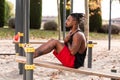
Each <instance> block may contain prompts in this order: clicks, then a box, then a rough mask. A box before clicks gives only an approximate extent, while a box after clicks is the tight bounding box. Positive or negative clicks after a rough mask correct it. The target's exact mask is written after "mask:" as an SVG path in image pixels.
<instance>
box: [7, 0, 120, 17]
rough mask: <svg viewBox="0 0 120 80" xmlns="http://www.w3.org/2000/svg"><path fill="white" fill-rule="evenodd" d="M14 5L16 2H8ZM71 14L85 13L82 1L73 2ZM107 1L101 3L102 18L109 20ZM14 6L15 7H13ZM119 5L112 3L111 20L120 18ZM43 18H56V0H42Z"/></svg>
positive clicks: (75, 0)
mask: <svg viewBox="0 0 120 80" xmlns="http://www.w3.org/2000/svg"><path fill="white" fill-rule="evenodd" d="M8 1H11V2H12V3H13V4H15V1H16V0H8ZM73 1H74V4H73V5H74V6H73V12H83V13H84V12H85V10H84V0H73ZM109 1H110V0H103V1H102V4H101V6H102V18H103V19H109ZM14 6H15V5H14ZM119 10H120V3H119V2H118V0H117V1H113V2H112V18H117V17H120V11H119ZM42 15H43V16H57V15H58V13H57V0H43V13H42Z"/></svg>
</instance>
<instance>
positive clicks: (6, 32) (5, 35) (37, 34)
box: [0, 28, 120, 40]
mask: <svg viewBox="0 0 120 80" xmlns="http://www.w3.org/2000/svg"><path fill="white" fill-rule="evenodd" d="M29 33H30V39H50V38H56V39H58V37H59V31H46V30H36V29H31V30H30V31H29ZM14 35H15V30H14V29H10V28H0V39H1V40H3V39H13V36H14ZM61 36H62V34H61ZM89 39H90V40H107V39H108V34H103V33H95V32H90V33H89ZM111 39H120V34H119V35H117V34H114V35H113V34H112V35H111Z"/></svg>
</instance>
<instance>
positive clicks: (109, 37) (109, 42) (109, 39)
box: [108, 0, 112, 50]
mask: <svg viewBox="0 0 120 80" xmlns="http://www.w3.org/2000/svg"><path fill="white" fill-rule="evenodd" d="M111 4H112V0H110V12H109V13H110V14H109V30H108V31H109V34H108V50H110V48H111Z"/></svg>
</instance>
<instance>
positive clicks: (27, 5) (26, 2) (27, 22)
mask: <svg viewBox="0 0 120 80" xmlns="http://www.w3.org/2000/svg"><path fill="white" fill-rule="evenodd" d="M23 13H24V14H23V18H24V19H23V33H24V37H23V38H24V43H27V44H28V43H29V26H30V0H23ZM24 56H26V54H24ZM31 59H32V58H31ZM23 72H24V75H23V80H30V79H26V78H27V76H28V74H27V72H26V70H25V69H24V70H23Z"/></svg>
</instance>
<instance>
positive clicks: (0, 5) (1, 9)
mask: <svg viewBox="0 0 120 80" xmlns="http://www.w3.org/2000/svg"><path fill="white" fill-rule="evenodd" d="M4 16H5V0H0V27H3V26H4Z"/></svg>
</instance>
